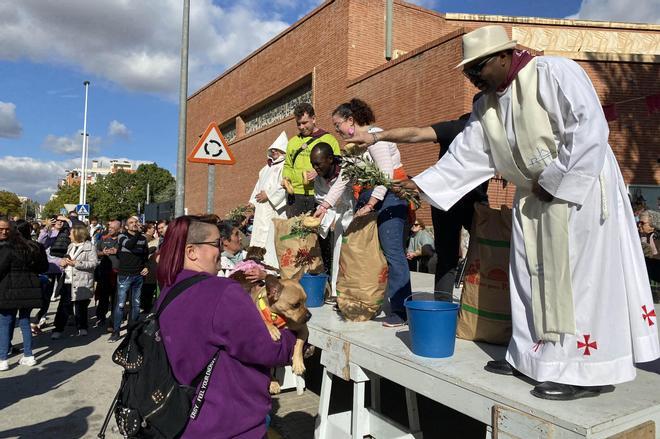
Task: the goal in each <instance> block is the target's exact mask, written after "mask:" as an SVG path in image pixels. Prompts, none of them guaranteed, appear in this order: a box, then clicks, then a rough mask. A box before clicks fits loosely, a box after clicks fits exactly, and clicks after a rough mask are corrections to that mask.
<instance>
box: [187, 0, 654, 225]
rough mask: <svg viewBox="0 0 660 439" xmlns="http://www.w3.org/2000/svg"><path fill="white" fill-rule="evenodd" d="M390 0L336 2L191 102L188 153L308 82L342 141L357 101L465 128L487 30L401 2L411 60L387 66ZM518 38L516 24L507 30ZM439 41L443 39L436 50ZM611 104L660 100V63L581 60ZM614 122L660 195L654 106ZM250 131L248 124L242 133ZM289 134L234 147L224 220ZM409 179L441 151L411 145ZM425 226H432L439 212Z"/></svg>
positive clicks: (193, 194) (388, 122)
mask: <svg viewBox="0 0 660 439" xmlns="http://www.w3.org/2000/svg"><path fill="white" fill-rule="evenodd" d="M384 17H385V6H384V0H335V1H328V2H326V3H324V4H323V5H321V6H320V7H319V8H317V9H316V10H315V11H313V12H311V13H310V14H309V15H308V16H306V17H304V18H303V19H301V20H300V21H299V22H297V23H295V24H294V25H293V26H292V27H291V28H289V29H288V30H286V31H284V32H283V33H282V34H280V35H279V36H278V37H276V38H274V39H273V40H272V41H271V42H269V43H267V44H266V45H264V46H262V48H260V49H259V50H258V51H256V52H255V53H253V54H252V55H250V57H248V58H247V59H245V60H244V61H242V62H241V63H240V64H238V65H237V66H236V67H234V68H232V69H230V70H229V71H228V72H226V73H224V74H223V75H222V76H220V77H219V78H218V79H217V80H215V81H213V82H212V83H210V84H209V85H208V86H206V87H205V88H203V89H201V90H200V91H198V92H196V93H195V94H194V95H192V96H191V97H190V98H189V101H188V136H187V148H188V151H190V150H191V149H192V147H193V146H194V145H195V143H196V142H197V140H198V136H199V135H200V134H201V133H202V132H203V131H204V129H205V128H206V126H207V125H208V123H209V122H211V121H216V122H218V123H220V124H223V123H225V122H226V121H230V120H232V119H233V118H236V117H237V116H239V115H241V114H243V115H245V114H247V113H249V112H250V111H252V110H254V109H255V108H257V107H258V106H259V105H261V104H263V103H264V102H265V101H267V100H268V99H270V98H272V97H273V96H276V95H278V94H280V93H281V92H282V91H283V90H285V89H287V88H288V87H291V86H293V85H295V84H296V83H299V82H300V81H302V80H305V78H310V77H311V78H312V80H313V96H314V106H315V108H316V111H317V122H318V125H319V126H320V127H322V128H324V129H326V130H328V131H332V125H331V118H330V112H331V111H332V110H333V109H334V108H335V107H336V106H337V105H338V104H339V103H341V102H344V101H346V100H348V99H350V98H351V97H360V98H362V99H364V100H365V101H366V102H368V103H369V104H370V105H371V106H372V108H373V109H374V112H375V114H376V119H377V125H379V126H382V127H383V128H393V127H398V126H411V125H412V126H427V125H429V124H431V123H434V122H437V121H441V120H449V119H454V118H456V117H458V116H460V115H461V114H463V113H465V112H467V111H469V110H470V108H471V102H472V96H473V95H474V93H475V92H476V91H477V90H476V89H475V88H474V87H472V85H471V84H470V83H469V82H468V81H467V80H466V79H465V78H464V77H463V75H462V74H461V72H460V70H456V69H454V66H455V65H456V64H458V62H460V59H461V53H462V51H461V36H462V34H463V32H464V29H466V30H467V31H469V30H470V29H472V28H474V27H477V26H480V25H483V24H485V23H482V22H479V23H477V22H466V21H447V20H445V19H444V17H443V16H442V15H439V14H436V13H433V12H430V11H426V10H424V9H422V8H419V7H417V6H413V5H409V4H406V3H403V2H400V1H395V6H394V32H393V34H394V45H393V46H394V49H401V50H404V51H407V52H408V53H407V54H405V55H403V56H401V57H400V58H398V59H396V60H394V61H391V62H389V63H385V61H384V50H385V36H384ZM503 24H504V25H505V27H507V28H508V29H509V30H510V28H511V25H510V24H508V23H503ZM434 38H436V39H435V40H434ZM579 63H580V64H581V65H582V66H583V67H584V68H585V70H586V71H587V73H588V74H589V75H590V77H591V78H592V81H593V82H594V86H595V88H596V90H597V92H598V95H599V97H600V98H601V101H602V102H603V103H604V104H607V103H613V102H620V101H624V100H628V99H631V98H635V97H639V96H645V95H648V94H652V93H658V92H660V83H658V81H657V72H658V68H657V64H653V63H640V62H637V63H632V62H603V61H579ZM618 110H619V115H620V117H619V119H618V120H615V121H612V122H610V124H609V126H610V131H611V133H610V143H611V144H612V147H613V149H614V151H615V154H616V155H617V158H618V159H619V162H620V165H621V168H622V173H623V176H624V179H625V181H626V182H627V183H637V184H658V182H660V167H659V166H658V165H657V163H656V160H657V158H658V150H659V148H658V140H657V139H658V138H660V113H655V114H648V113H647V111H646V106H645V103H644V100H643V99H641V100H635V101H630V102H628V103H624V104H620V105H618ZM237 126H240V123H239V124H237ZM282 130H285V131H286V132H287V134H288V135H289V136H293V135H295V134H296V132H297V131H296V128H295V123H294V121H293V118H288V119H285V120H283V121H280V122H278V123H276V124H274V125H271V126H268V127H266V128H264V129H262V130H260V131H257V132H255V133H252V134H250V135H248V136H245V135H243V136H241V135H240V129H239V130H238V131H239V136H238V137H237V139H236V140H235V141H233V142H232V143H231V148H232V151H233V152H234V155H235V157H236V160H237V163H236V165H234V166H221V167H218V169H217V172H216V197H215V211H216V212H217V213H218V214H220V215H224V213H226V212H227V211H228V210H229V209H231V208H233V207H235V206H236V205H238V204H244V203H246V202H247V199H248V197H249V195H250V193H251V191H252V188H253V186H254V184H255V182H256V179H257V174H258V171H259V169H260V168H261V167H262V166H263V165H264V163H265V152H266V149H267V147H268V146H269V145H270V143H271V142H272V141H273V140H274V139H275V138H276V137H277V135H279V133H280V132H281V131H282ZM400 149H401V153H402V157H403V163H404V166H405V168H406V170H407V172H408V173H409V174H411V175H415V174H417V173H419V172H420V171H422V170H423V169H425V168H426V167H428V166H429V165H431V164H432V163H434V162H435V160H436V159H437V155H438V146H437V145H434V144H417V145H400ZM206 181H207V172H206V165H200V164H194V165H191V164H188V166H187V173H186V206H187V207H188V208H189V211H191V212H201V211H204V210H205V207H206ZM514 190H515V188H514V187H513V185H511V184H509V185H508V186H506V187H503V186H502V183H501V181H493V182H491V186H490V189H489V196H490V197H491V204H492V205H494V206H499V205H501V204H508V205H510V204H511V201H512V198H513V193H514ZM420 216H421V217H422V218H423V219H425V220H429V219H430V213H429V209H428V207H424V208H423V209H422V210H421V212H420Z"/></svg>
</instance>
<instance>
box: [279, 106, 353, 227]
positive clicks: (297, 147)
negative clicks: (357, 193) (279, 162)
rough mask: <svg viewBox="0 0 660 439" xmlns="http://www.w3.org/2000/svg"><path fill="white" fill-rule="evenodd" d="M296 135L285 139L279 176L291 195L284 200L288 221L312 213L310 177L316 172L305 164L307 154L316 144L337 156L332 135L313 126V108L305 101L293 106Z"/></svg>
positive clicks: (337, 152)
mask: <svg viewBox="0 0 660 439" xmlns="http://www.w3.org/2000/svg"><path fill="white" fill-rule="evenodd" d="M293 114H294V116H295V117H296V126H297V127H298V135H297V136H294V137H292V138H291V139H289V143H288V144H287V146H286V159H285V160H284V170H283V171H282V177H283V178H286V179H288V180H289V181H290V182H291V186H292V187H293V194H289V196H288V197H287V205H286V216H287V217H288V218H291V217H294V216H297V215H300V214H302V213H304V212H309V211H312V212H313V211H314V209H315V207H316V206H315V205H314V178H315V177H316V171H314V169H313V168H312V164H311V163H310V161H309V153H310V151H311V150H312V148H313V147H314V145H315V144H317V143H318V142H325V143H328V144H329V145H330V146H331V147H332V151H333V152H334V153H335V155H337V156H338V155H340V154H341V153H340V151H339V143H338V142H337V139H335V138H334V137H333V136H332V134H330V133H328V132H327V131H324V130H322V129H321V128H319V127H317V126H316V116H315V112H314V107H312V104H310V103H308V102H303V103H302V104H298V105H296V108H295V109H294V110H293Z"/></svg>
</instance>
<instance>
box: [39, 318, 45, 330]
mask: <svg viewBox="0 0 660 439" xmlns="http://www.w3.org/2000/svg"><path fill="white" fill-rule="evenodd" d="M37 326H39V327H40V328H43V327H44V326H46V317H42V318H40V319H39V323H37Z"/></svg>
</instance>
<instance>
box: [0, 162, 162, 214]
mask: <svg viewBox="0 0 660 439" xmlns="http://www.w3.org/2000/svg"><path fill="white" fill-rule="evenodd" d="M114 159H116V160H120V161H121V160H127V159H126V158H114ZM114 159H113V158H110V157H104V156H100V157H93V158H90V159H89V162H90V164H91V162H92V160H99V162H101V164H102V165H103V166H109V162H110V160H114ZM133 162H137V163H138V164H142V163H153V162H149V161H143V160H133ZM74 168H80V159H79V158H72V159H67V160H60V161H56V160H38V159H35V158H32V157H15V156H4V157H0V190H8V191H11V192H14V193H16V194H18V195H23V196H26V197H29V198H31V199H33V200H36V201H39V202H41V203H45V202H46V201H48V199H49V198H50V196H51V194H53V193H55V192H56V191H57V182H58V181H59V180H60V179H62V178H64V177H65V176H66V172H65V171H66V170H67V169H74Z"/></svg>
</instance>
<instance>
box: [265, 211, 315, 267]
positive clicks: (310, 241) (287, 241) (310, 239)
mask: <svg viewBox="0 0 660 439" xmlns="http://www.w3.org/2000/svg"><path fill="white" fill-rule="evenodd" d="M298 220H299V217H293V218H289V219H281V218H274V219H273V224H274V225H275V254H276V255H277V261H278V262H279V264H280V276H281V277H282V279H300V278H301V277H302V275H303V274H305V273H322V272H323V260H322V259H321V247H320V246H319V242H318V235H317V234H316V233H310V234H308V235H307V236H301V235H299V234H295V233H291V228H292V227H293V225H294V224H295V223H296V221H298ZM300 251H309V254H310V256H311V257H312V263H311V265H309V266H306V267H296V264H295V260H296V255H297V254H298V252H300Z"/></svg>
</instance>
